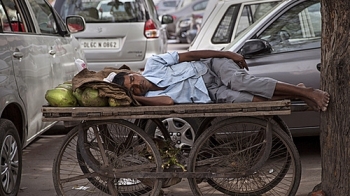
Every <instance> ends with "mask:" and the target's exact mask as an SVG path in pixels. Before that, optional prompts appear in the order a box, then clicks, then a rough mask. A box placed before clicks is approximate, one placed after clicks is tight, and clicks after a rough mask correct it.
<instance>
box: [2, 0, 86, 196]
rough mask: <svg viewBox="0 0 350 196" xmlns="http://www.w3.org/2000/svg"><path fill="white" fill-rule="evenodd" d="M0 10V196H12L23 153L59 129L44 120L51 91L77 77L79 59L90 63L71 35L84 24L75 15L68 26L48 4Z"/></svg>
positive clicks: (9, 0)
mask: <svg viewBox="0 0 350 196" xmlns="http://www.w3.org/2000/svg"><path fill="white" fill-rule="evenodd" d="M0 10H1V13H0V148H1V149H0V153H1V159H0V168H1V169H0V170H1V175H0V176H1V184H0V195H1V196H10V195H11V196H13V195H17V193H18V191H19V189H20V183H21V174H22V148H24V147H26V146H27V145H28V144H29V143H30V142H32V141H34V139H35V138H36V137H38V136H40V135H41V134H42V133H44V132H45V131H46V130H48V129H50V128H51V127H52V126H54V125H55V124H56V123H55V122H42V120H41V119H42V112H41V108H42V106H43V105H46V104H47V101H46V100H45V93H46V91H47V90H49V89H52V88H55V87H56V86H58V85H59V84H62V83H63V82H65V81H68V80H71V79H72V78H73V76H74V74H76V73H77V72H78V71H79V69H78V67H77V66H76V65H75V60H76V59H81V60H83V61H86V59H85V55H84V52H83V50H82V49H81V47H80V44H79V42H78V40H77V39H75V38H74V37H73V35H72V34H71V33H70V30H73V29H74V31H75V32H79V31H83V30H84V29H85V23H84V19H83V18H82V17H80V16H70V17H68V18H67V21H66V22H67V24H68V26H66V25H65V23H64V22H63V20H62V19H61V18H60V16H59V15H58V14H57V13H56V12H55V11H54V9H53V8H52V7H51V5H50V4H49V3H48V2H47V1H45V0H35V1H31V0H0ZM73 20H74V21H76V22H78V23H74V24H73V23H71V22H72V21H73Z"/></svg>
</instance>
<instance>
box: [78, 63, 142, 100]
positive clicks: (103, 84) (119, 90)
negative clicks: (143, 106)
mask: <svg viewBox="0 0 350 196" xmlns="http://www.w3.org/2000/svg"><path fill="white" fill-rule="evenodd" d="M113 72H114V73H118V72H127V73H133V71H131V70H130V68H129V67H127V66H126V65H123V66H122V67H120V68H118V69H117V68H113V67H105V68H104V69H103V70H101V71H98V72H95V71H90V70H88V69H87V68H85V69H83V70H81V71H80V72H79V73H78V74H77V75H75V76H74V77H73V79H72V88H73V91H75V90H76V89H77V88H80V89H82V90H83V89H85V88H88V87H90V88H92V89H97V90H98V94H99V96H100V97H108V98H109V97H111V98H114V99H115V100H116V101H117V102H118V103H119V104H120V105H121V106H129V105H134V106H138V105H140V104H139V103H138V102H137V101H136V100H135V99H134V98H133V96H132V94H131V93H130V92H129V90H128V89H126V88H125V87H123V86H120V85H118V84H115V83H111V82H108V80H106V78H107V77H108V76H109V75H110V74H111V73H113ZM112 75H113V74H112Z"/></svg>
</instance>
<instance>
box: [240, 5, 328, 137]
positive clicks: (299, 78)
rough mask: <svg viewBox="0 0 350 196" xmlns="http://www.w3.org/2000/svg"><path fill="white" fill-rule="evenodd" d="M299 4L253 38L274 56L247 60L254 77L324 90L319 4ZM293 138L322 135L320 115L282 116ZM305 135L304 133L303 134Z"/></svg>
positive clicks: (282, 13) (290, 7)
mask: <svg viewBox="0 0 350 196" xmlns="http://www.w3.org/2000/svg"><path fill="white" fill-rule="evenodd" d="M300 2H301V1H299V2H298V3H294V4H292V5H291V6H289V7H287V8H286V9H284V10H283V11H280V12H279V14H278V15H276V16H275V17H274V18H273V19H271V20H270V21H269V23H267V24H266V25H265V26H263V27H262V28H261V29H259V30H258V33H257V34H255V35H253V36H251V38H258V39H264V40H266V41H268V42H269V43H270V45H271V47H272V52H271V54H267V55H262V56H254V57H252V58H251V59H247V60H246V61H247V63H248V65H249V67H250V71H249V73H250V74H253V75H256V76H268V77H272V78H275V79H277V80H280V81H283V82H288V83H291V84H299V83H304V84H305V85H306V86H310V87H313V88H320V72H319V70H318V69H317V65H318V64H320V62H321V50H320V47H321V13H320V2H319V1H318V0H311V1H302V2H301V3H300ZM282 118H283V119H284V120H285V122H286V123H287V125H288V126H289V127H290V128H291V129H293V131H292V132H294V133H293V135H299V134H301V135H302V134H305V133H306V132H304V131H305V130H306V129H309V131H308V132H309V133H312V132H313V133H315V134H316V133H318V126H319V114H318V113H317V112H312V111H310V112H293V113H292V115H288V116H282ZM303 132H304V133H303Z"/></svg>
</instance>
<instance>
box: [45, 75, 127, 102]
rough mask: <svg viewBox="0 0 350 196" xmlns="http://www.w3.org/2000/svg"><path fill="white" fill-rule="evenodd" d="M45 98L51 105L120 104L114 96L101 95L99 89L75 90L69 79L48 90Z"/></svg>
mask: <svg viewBox="0 0 350 196" xmlns="http://www.w3.org/2000/svg"><path fill="white" fill-rule="evenodd" d="M45 99H46V100H47V102H48V103H49V105H50V106H54V107H72V106H85V107H104V106H112V107H116V106H120V104H119V102H118V101H116V100H115V99H114V98H112V97H100V96H99V94H98V90H97V89H92V88H89V87H88V88H85V89H84V90H82V89H81V88H77V89H75V91H73V88H72V83H71V82H70V81H67V82H65V83H63V84H60V85H58V86H57V87H56V88H54V89H50V90H48V91H46V94H45Z"/></svg>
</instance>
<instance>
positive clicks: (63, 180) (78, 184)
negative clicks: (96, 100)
mask: <svg viewBox="0 0 350 196" xmlns="http://www.w3.org/2000/svg"><path fill="white" fill-rule="evenodd" d="M96 131H97V132H96ZM95 133H97V134H98V137H96V134H95ZM80 143H81V144H82V145H80ZM101 152H102V153H101ZM144 165H153V166H150V167H141V166H144ZM161 165H162V161H161V157H160V154H159V151H158V149H157V147H156V146H155V144H154V142H153V140H152V139H151V138H149V137H148V136H147V135H146V133H144V131H143V130H141V129H140V128H138V127H137V126H136V125H134V124H132V123H131V122H128V121H125V120H110V121H89V122H85V123H82V124H81V125H79V126H77V127H75V128H73V129H72V130H71V132H69V134H68V135H67V136H66V137H65V140H64V142H63V144H62V146H61V148H60V150H59V153H58V155H57V156H56V159H55V160H54V165H53V173H52V174H53V180H54V186H55V189H56V192H57V194H58V195H121V196H129V195H130V196H131V195H149V194H151V195H157V194H159V192H160V188H161V186H162V183H161V182H162V181H161V180H158V179H156V178H154V179H134V178H114V177H113V169H125V168H133V172H138V171H139V172H142V171H143V172H150V171H155V172H159V171H162V168H161ZM140 168H141V169H140ZM111 176H112V177H111ZM150 191H152V192H151V193H149V192H150Z"/></svg>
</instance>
